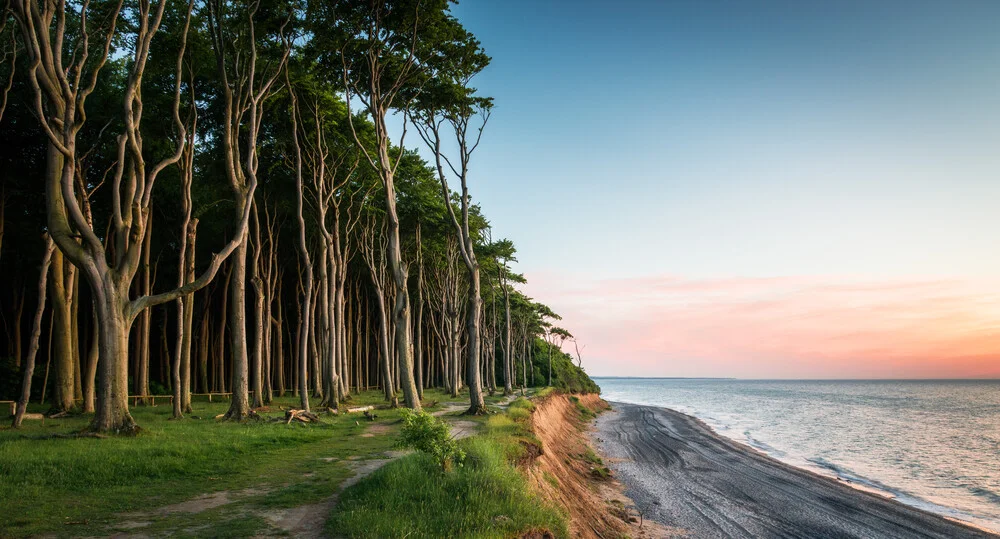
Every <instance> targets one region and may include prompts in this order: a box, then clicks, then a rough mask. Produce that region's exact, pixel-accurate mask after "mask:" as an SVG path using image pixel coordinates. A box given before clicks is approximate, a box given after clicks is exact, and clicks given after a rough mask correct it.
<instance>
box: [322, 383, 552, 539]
mask: <svg viewBox="0 0 1000 539" xmlns="http://www.w3.org/2000/svg"><path fill="white" fill-rule="evenodd" d="M532 407H533V405H532V403H531V402H530V401H528V400H526V399H523V398H519V399H517V400H516V401H514V402H513V403H512V404H511V405H510V408H509V410H508V411H507V412H506V413H500V414H497V415H492V416H490V417H489V418H488V419H485V420H484V426H483V429H482V431H481V434H480V435H477V436H474V437H471V438H467V439H464V440H461V441H460V445H461V446H462V448H463V449H464V450H465V451H466V453H467V455H468V456H467V458H466V462H465V465H464V466H462V467H460V468H456V469H454V470H453V471H451V472H447V473H445V472H442V471H441V469H440V468H439V467H438V466H437V464H436V463H435V462H433V460H431V459H430V458H429V457H428V456H426V455H422V454H413V455H409V456H407V457H403V458H402V459H400V460H398V461H396V462H393V463H391V464H389V465H387V466H385V467H384V468H382V469H381V470H379V471H377V472H375V473H374V474H372V475H371V476H369V477H368V478H366V479H364V480H362V481H361V482H360V483H358V484H357V485H355V486H353V487H351V488H349V489H347V491H345V492H344V495H343V496H342V498H341V500H340V502H339V503H338V505H337V508H336V509H335V510H334V514H333V516H332V518H330V520H329V521H327V530H328V531H329V532H330V533H336V534H337V535H342V536H346V537H409V538H418V537H483V538H491V537H496V538H500V537H511V536H516V535H520V534H522V533H524V532H526V531H529V530H536V529H544V530H550V531H552V532H554V533H555V534H556V535H557V536H560V537H562V536H565V535H566V533H567V529H566V518H565V516H564V515H563V514H562V513H561V512H560V511H559V510H558V509H556V508H555V507H554V506H553V505H551V504H549V503H547V502H545V501H544V500H542V499H541V498H540V497H539V496H538V495H537V494H536V493H535V492H534V491H533V490H532V488H531V487H530V486H529V485H528V482H527V480H526V479H525V477H524V476H523V474H522V473H521V472H520V471H519V470H518V469H517V467H516V466H515V463H516V462H517V461H518V460H520V459H522V458H525V457H526V456H527V453H528V452H529V451H535V450H537V448H538V447H539V446H538V441H537V439H535V437H534V435H533V434H531V432H530V430H529V427H528V421H529V417H530V410H531V409H532Z"/></svg>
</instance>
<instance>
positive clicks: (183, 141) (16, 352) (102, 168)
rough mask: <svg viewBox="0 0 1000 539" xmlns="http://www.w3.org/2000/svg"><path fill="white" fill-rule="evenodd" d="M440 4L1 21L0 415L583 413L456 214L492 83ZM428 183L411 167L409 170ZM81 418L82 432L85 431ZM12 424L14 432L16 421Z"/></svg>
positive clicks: (235, 417)
mask: <svg viewBox="0 0 1000 539" xmlns="http://www.w3.org/2000/svg"><path fill="white" fill-rule="evenodd" d="M452 3H453V2H451V1H449V0H395V1H375V0H343V1H341V0H330V1H323V2H301V1H295V0H255V1H253V2H230V1H226V0H187V1H185V0H159V1H151V0H111V1H105V0H82V1H70V2H67V1H65V0H8V1H7V2H6V4H5V5H4V8H3V9H4V11H3V17H2V25H3V26H2V27H0V50H2V58H0V60H2V61H0V88H2V92H3V94H2V97H0V180H2V186H0V279H2V281H3V283H4V285H3V287H2V289H0V315H2V325H3V332H2V334H0V356H2V357H0V400H7V401H10V403H11V410H12V413H13V415H14V418H13V426H14V427H18V426H19V425H20V424H21V423H22V421H24V416H25V415H26V410H27V409H28V405H29V404H31V405H32V406H38V405H39V404H41V405H42V408H43V409H44V411H45V415H46V416H48V417H60V416H62V415H65V414H84V415H86V416H87V417H88V418H90V419H89V426H87V427H86V429H85V432H86V433H93V434H99V435H107V434H126V435H127V434H135V433H138V432H140V431H141V430H142V425H141V424H140V422H138V421H136V419H135V418H134V417H133V414H132V411H134V409H135V408H136V407H144V406H147V405H151V404H154V399H155V401H156V402H158V403H160V404H163V403H165V402H169V404H170V406H171V411H170V413H171V416H172V417H173V418H178V419H179V418H182V417H185V415H189V414H191V413H192V410H193V405H192V403H193V402H195V401H196V399H205V398H207V399H208V400H212V399H213V398H214V399H215V401H219V400H225V401H227V402H228V403H229V405H228V409H227V411H226V412H225V413H224V416H223V417H222V418H221V419H224V420H228V421H234V422H243V421H247V420H251V419H253V418H254V417H255V416H257V414H258V410H260V409H261V408H262V407H266V406H268V405H269V404H270V403H271V402H272V400H273V399H275V398H281V397H286V396H294V397H295V399H296V400H295V402H296V403H297V408H299V409H301V410H306V411H308V410H315V409H336V408H337V407H338V406H339V405H341V404H343V403H348V402H350V401H351V399H352V396H353V395H357V394H359V393H360V392H364V391H370V390H373V389H377V390H378V391H380V392H381V393H382V395H383V397H384V401H385V402H386V403H388V404H390V405H392V406H400V407H407V408H412V409H420V407H421V396H422V394H423V392H424V391H425V390H426V389H428V388H440V389H442V390H443V391H445V392H447V393H449V394H450V395H452V396H458V395H460V394H462V395H467V398H468V411H467V413H468V414H471V415H479V414H483V413H485V412H486V405H485V403H484V396H486V395H494V394H503V395H511V394H513V393H514V392H515V391H516V390H517V389H519V388H521V389H523V388H525V387H537V386H557V387H562V388H565V389H568V390H571V391H586V390H596V386H593V383H592V382H591V381H590V380H589V378H587V377H586V375H585V374H583V372H582V371H581V370H580V367H581V366H582V358H581V357H580V355H579V350H580V347H576V348H574V350H576V351H577V352H576V354H575V356H574V355H570V354H566V353H564V352H563V351H562V348H563V346H564V345H566V344H567V343H574V344H575V340H574V337H573V335H572V334H571V333H570V332H569V331H567V330H566V329H563V328H560V327H559V326H558V323H559V320H560V317H559V316H558V315H557V314H556V313H555V312H553V311H552V310H551V309H550V308H548V307H546V306H545V305H543V304H542V303H539V302H536V301H535V300H533V299H532V298H529V297H527V296H526V295H525V294H524V293H523V292H521V291H520V290H519V286H520V285H521V284H523V283H524V282H525V281H524V278H523V276H522V275H519V274H518V273H517V272H516V271H515V270H514V269H513V267H512V265H513V264H514V263H515V262H516V261H517V259H516V254H517V253H516V248H515V245H514V243H513V242H512V241H511V240H509V239H506V238H504V236H503V234H502V232H501V231H496V230H493V229H492V227H491V226H490V222H489V220H488V218H487V216H486V215H485V214H484V213H483V210H482V208H481V207H480V206H479V205H478V204H477V203H476V202H475V198H474V196H473V195H474V193H475V190H476V186H477V185H476V176H475V174H474V173H472V172H471V171H474V170H475V167H474V164H475V153H476V150H477V148H478V147H479V145H480V143H481V142H482V143H483V144H488V121H489V119H490V116H491V114H492V113H493V112H494V103H493V100H492V99H491V98H490V97H489V96H487V95H483V94H482V93H481V92H479V91H478V90H477V89H476V87H475V86H474V81H475V78H476V75H477V74H479V73H480V72H482V71H483V70H484V69H485V68H486V67H487V66H488V65H489V63H490V60H491V59H490V57H489V56H488V55H487V52H486V49H485V48H484V46H483V45H482V44H481V43H480V42H479V41H478V40H477V38H476V37H475V36H474V35H472V34H471V33H470V32H469V31H468V30H466V29H465V28H464V27H463V26H462V24H461V23H460V22H459V21H458V20H457V19H456V18H455V17H454V16H453V14H452V13H451V4H452ZM428 156H429V157H428ZM91 414H92V415H91ZM27 415H29V416H31V415H32V414H27Z"/></svg>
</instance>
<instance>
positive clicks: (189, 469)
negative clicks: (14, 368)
mask: <svg viewBox="0 0 1000 539" xmlns="http://www.w3.org/2000/svg"><path fill="white" fill-rule="evenodd" d="M460 399H461V397H459V398H453V397H451V396H450V395H448V394H446V393H444V392H441V391H438V390H427V391H426V392H425V394H424V400H423V404H424V406H425V407H426V408H427V409H428V410H429V411H432V412H434V413H436V414H439V415H441V416H443V418H444V419H446V420H448V421H450V422H453V428H454V434H455V435H456V437H459V436H468V435H471V434H473V433H474V432H475V431H476V429H477V426H478V425H481V424H482V423H483V422H485V419H484V418H472V419H467V418H464V417H459V416H460V414H461V413H462V412H463V411H464V407H466V406H467V403H461V402H458V401H459V400H460ZM504 400H505V399H504V398H503V397H502V396H500V395H497V396H495V397H488V398H487V402H488V403H489V404H491V405H494V406H495V405H498V404H502V401H504ZM506 401H507V402H509V399H506ZM383 402H384V398H383V396H382V394H381V393H380V392H377V391H368V392H363V393H360V394H355V395H353V398H352V400H351V401H350V406H361V405H367V404H373V405H380V404H382V403H383ZM296 405H297V399H296V398H295V397H290V396H289V397H284V398H277V399H275V402H273V403H272V404H271V405H270V411H264V412H262V413H261V415H262V416H263V418H264V420H262V421H251V422H247V423H227V422H220V421H216V420H215V419H214V418H215V416H217V415H218V414H222V413H224V412H225V411H226V409H227V407H228V403H226V402H222V403H220V402H215V403H208V402H195V403H194V408H195V411H194V413H193V414H189V415H188V417H187V418H185V419H183V420H180V421H173V420H170V419H169V417H170V412H171V410H170V406H163V405H161V406H155V407H151V406H138V407H134V408H133V409H132V414H133V417H135V419H136V421H137V422H138V423H139V425H140V426H141V427H142V428H143V431H142V433H141V434H140V435H138V436H136V437H129V438H122V437H109V438H105V439H95V438H67V437H59V436H60V435H67V434H71V433H74V432H77V431H79V430H81V429H82V428H83V427H85V426H86V425H87V423H88V422H89V416H87V415H82V414H81V415H76V416H69V417H64V418H60V419H46V420H44V422H41V421H37V420H36V421H25V424H24V426H23V427H22V428H21V429H19V430H11V429H9V428H2V429H0V507H3V508H4V513H5V516H4V518H3V519H0V537H8V536H18V537H20V536H52V537H63V536H74V537H79V536H118V537H155V536H162V535H171V536H180V537H184V536H199V537H204V536H213V537H247V536H269V535H270V536H296V537H302V536H319V535H321V534H322V533H323V531H322V530H323V526H324V523H325V522H326V520H327V518H328V517H329V515H330V513H331V511H332V510H333V508H334V506H335V504H336V500H337V495H338V494H339V493H340V492H341V491H343V490H344V489H346V488H347V487H349V486H350V485H352V484H354V483H355V482H357V481H358V480H359V479H361V478H363V477H365V476H367V475H368V474H370V473H372V472H373V471H375V470H377V469H379V468H380V467H382V466H383V465H385V464H386V463H388V462H391V461H392V460H394V459H397V458H399V457H400V456H402V455H404V454H405V452H401V451H398V450H397V448H396V441H397V433H398V423H399V413H400V412H399V411H398V410H392V409H379V410H376V413H377V416H378V417H377V418H376V419H375V420H374V421H368V420H367V419H365V418H364V417H363V416H362V415H361V414H340V415H330V414H321V418H322V423H319V424H310V425H304V424H301V423H297V422H293V423H292V424H290V425H286V424H285V423H284V422H283V421H276V422H273V421H270V419H273V418H279V417H282V416H283V415H284V412H283V409H288V408H293V407H297V406H296ZM29 411H30V412H36V411H37V412H41V411H44V409H42V408H40V407H39V408H38V409H37V410H36V409H32V407H29Z"/></svg>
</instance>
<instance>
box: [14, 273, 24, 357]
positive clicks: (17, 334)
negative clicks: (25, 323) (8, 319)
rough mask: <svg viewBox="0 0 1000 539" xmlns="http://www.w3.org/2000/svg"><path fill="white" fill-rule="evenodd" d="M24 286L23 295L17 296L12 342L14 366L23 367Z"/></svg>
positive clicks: (22, 288) (22, 287) (22, 286)
mask: <svg viewBox="0 0 1000 539" xmlns="http://www.w3.org/2000/svg"><path fill="white" fill-rule="evenodd" d="M24 296H25V293H24V285H21V293H20V294H18V296H17V300H16V301H17V311H16V312H15V313H14V332H13V335H11V340H13V341H14V366H15V367H18V368H20V367H21V357H22V356H21V352H22V350H21V317H22V316H23V315H24Z"/></svg>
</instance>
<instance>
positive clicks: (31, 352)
mask: <svg viewBox="0 0 1000 539" xmlns="http://www.w3.org/2000/svg"><path fill="white" fill-rule="evenodd" d="M53 251H55V244H54V243H52V239H51V238H50V237H49V236H48V235H46V236H45V255H44V256H43V257H42V266H41V268H40V270H39V276H38V307H37V308H36V309H35V320H34V322H33V323H32V325H31V341H30V343H29V344H28V357H27V358H26V359H25V361H24V378H23V379H22V382H21V398H20V399H18V401H17V409H16V410H15V411H14V421H13V423H12V424H11V426H12V427H13V428H15V429H16V428H18V427H20V426H21V420H22V419H24V412H25V410H27V409H28V400H29V399H30V398H31V378H32V376H34V374H35V356H36V355H37V353H38V340H39V338H40V337H41V334H42V315H43V314H44V313H45V288H46V286H45V282H46V281H47V280H48V273H49V266H50V265H51V262H52V252H53Z"/></svg>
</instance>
